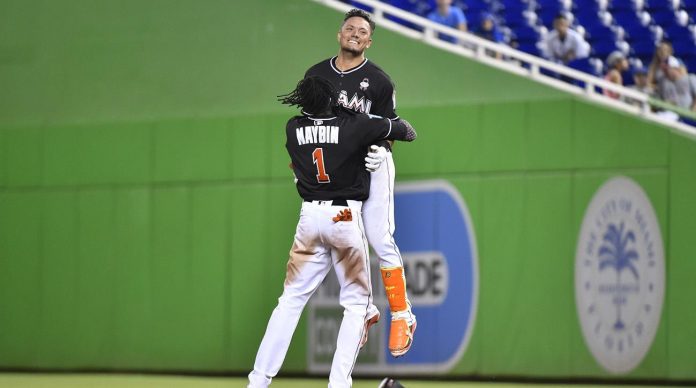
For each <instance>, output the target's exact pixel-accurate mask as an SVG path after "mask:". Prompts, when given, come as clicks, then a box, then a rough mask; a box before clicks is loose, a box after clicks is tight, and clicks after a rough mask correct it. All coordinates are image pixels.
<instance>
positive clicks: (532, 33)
mask: <svg viewBox="0 0 696 388" xmlns="http://www.w3.org/2000/svg"><path fill="white" fill-rule="evenodd" d="M513 34H514V35H515V38H517V40H518V41H519V42H535V43H536V42H537V41H539V33H538V32H537V30H535V29H534V28H533V27H530V26H518V27H517V28H515V29H514V30H513Z"/></svg>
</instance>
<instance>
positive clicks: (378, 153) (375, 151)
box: [365, 145, 387, 172]
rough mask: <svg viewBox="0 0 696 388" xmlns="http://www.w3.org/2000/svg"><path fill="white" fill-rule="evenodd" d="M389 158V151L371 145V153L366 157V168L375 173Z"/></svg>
mask: <svg viewBox="0 0 696 388" xmlns="http://www.w3.org/2000/svg"><path fill="white" fill-rule="evenodd" d="M386 158H387V149H386V148H384V147H380V146H377V145H371V146H370V151H369V152H368V153H367V157H365V168H366V169H367V171H369V172H375V171H377V169H378V168H379V166H381V165H382V162H384V159H386Z"/></svg>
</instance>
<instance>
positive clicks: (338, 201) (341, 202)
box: [304, 199, 348, 206]
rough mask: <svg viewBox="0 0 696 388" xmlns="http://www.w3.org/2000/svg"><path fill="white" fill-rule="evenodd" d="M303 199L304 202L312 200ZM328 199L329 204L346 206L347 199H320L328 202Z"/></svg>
mask: <svg viewBox="0 0 696 388" xmlns="http://www.w3.org/2000/svg"><path fill="white" fill-rule="evenodd" d="M304 201H305V202H312V201H310V200H308V199H305V200H304ZM329 201H331V206H348V201H347V200H345V199H329V200H326V201H322V202H329Z"/></svg>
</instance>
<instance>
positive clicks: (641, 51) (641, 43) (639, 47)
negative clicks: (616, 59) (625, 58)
mask: <svg viewBox="0 0 696 388" xmlns="http://www.w3.org/2000/svg"><path fill="white" fill-rule="evenodd" d="M630 45H631V54H632V55H634V56H637V57H639V58H640V59H641V60H642V59H643V58H646V57H647V58H650V57H651V56H652V55H653V54H654V53H655V42H654V41H650V40H637V41H635V42H631V43H630ZM643 62H645V61H643Z"/></svg>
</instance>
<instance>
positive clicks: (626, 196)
mask: <svg viewBox="0 0 696 388" xmlns="http://www.w3.org/2000/svg"><path fill="white" fill-rule="evenodd" d="M664 286H665V285H664V249H663V245H662V236H661V233H660V226H659V224H658V221H657V216H656V214H655V210H654V209H653V206H652V204H651V202H650V199H649V198H648V196H647V195H646V194H645V192H644V191H643V189H642V188H641V187H640V186H639V185H638V184H637V183H636V182H635V181H633V180H631V179H629V178H626V177H615V178H612V179H610V180H608V181H607V182H605V183H604V184H603V185H602V186H601V187H600V188H599V190H597V192H596V193H595V194H594V196H593V198H592V200H591V202H590V204H589V206H588V207H587V210H586V211H585V216H584V219H583V223H582V227H581V230H580V236H579V239H578V245H577V250H576V255H575V299H576V308H577V312H578V317H579V318H580V326H581V328H582V334H583V337H584V339H585V343H586V344H587V346H588V348H589V350H590V352H591V353H592V355H593V356H594V358H595V359H596V360H597V362H598V363H599V364H600V365H601V366H602V367H603V368H604V369H605V370H607V371H608V372H610V373H627V372H629V371H631V370H633V369H634V368H635V367H636V366H638V365H639V364H640V362H641V361H642V360H643V358H644V357H645V355H646V354H647V353H648V351H649V349H650V347H651V345H652V342H653V339H654V337H655V333H656V332H657V328H658V326H659V323H660V317H661V313H662V302H663V297H664Z"/></svg>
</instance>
